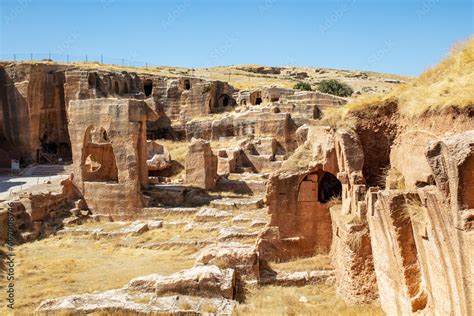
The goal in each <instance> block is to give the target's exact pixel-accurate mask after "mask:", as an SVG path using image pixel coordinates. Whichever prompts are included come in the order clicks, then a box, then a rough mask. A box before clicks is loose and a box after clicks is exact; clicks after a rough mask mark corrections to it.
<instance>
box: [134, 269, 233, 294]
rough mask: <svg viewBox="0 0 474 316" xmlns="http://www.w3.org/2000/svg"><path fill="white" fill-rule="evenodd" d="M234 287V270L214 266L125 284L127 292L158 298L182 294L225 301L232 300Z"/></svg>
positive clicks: (156, 275)
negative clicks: (136, 292) (151, 295)
mask: <svg viewBox="0 0 474 316" xmlns="http://www.w3.org/2000/svg"><path fill="white" fill-rule="evenodd" d="M234 286H235V271H234V269H220V268H219V267H217V266H214V265H203V266H195V267H193V268H191V269H187V270H182V271H180V272H176V273H173V274H171V275H168V276H163V275H159V274H151V275H147V276H142V277H138V278H135V279H133V280H131V281H130V282H129V283H128V284H127V288H128V289H129V290H134V291H139V292H145V293H151V292H155V293H156V294H157V295H158V296H165V295H170V294H182V295H196V296H197V295H199V296H201V297H214V298H227V299H233V297H234Z"/></svg>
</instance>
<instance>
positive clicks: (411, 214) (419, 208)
mask: <svg viewBox="0 0 474 316" xmlns="http://www.w3.org/2000/svg"><path fill="white" fill-rule="evenodd" d="M426 212H427V209H426V207H425V206H423V204H421V201H419V200H415V199H409V200H408V201H407V203H406V204H405V207H404V209H403V211H402V215H401V216H402V218H403V219H404V220H406V221H408V220H410V221H417V222H422V221H423V220H424V219H425V214H426Z"/></svg>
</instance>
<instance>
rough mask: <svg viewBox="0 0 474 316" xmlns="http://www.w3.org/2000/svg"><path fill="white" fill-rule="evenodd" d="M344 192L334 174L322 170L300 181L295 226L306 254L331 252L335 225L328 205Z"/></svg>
mask: <svg viewBox="0 0 474 316" xmlns="http://www.w3.org/2000/svg"><path fill="white" fill-rule="evenodd" d="M341 192H342V185H341V182H340V181H339V180H338V179H337V178H336V177H335V176H334V175H333V174H331V173H329V172H325V171H322V170H321V171H317V172H314V173H311V174H308V175H307V176H306V177H305V178H304V179H303V180H302V181H301V183H300V185H299V188H298V204H297V205H298V209H297V211H296V227H297V229H298V231H299V235H300V238H301V245H302V247H303V252H304V253H305V254H307V255H312V254H314V253H315V252H316V251H317V252H322V253H328V252H329V250H330V249H331V243H332V223H331V215H330V213H329V205H328V204H327V202H329V201H330V200H331V199H333V198H335V197H337V196H340V194H341Z"/></svg>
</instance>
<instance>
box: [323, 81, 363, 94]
mask: <svg viewBox="0 0 474 316" xmlns="http://www.w3.org/2000/svg"><path fill="white" fill-rule="evenodd" d="M318 90H319V91H321V92H323V93H329V94H333V95H337V96H339V97H348V96H350V95H352V93H353V92H354V90H352V88H351V87H350V86H349V85H348V84H345V83H343V82H340V81H338V80H336V79H330V80H323V81H321V82H320V83H319V85H318Z"/></svg>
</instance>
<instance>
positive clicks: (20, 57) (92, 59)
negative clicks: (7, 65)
mask: <svg viewBox="0 0 474 316" xmlns="http://www.w3.org/2000/svg"><path fill="white" fill-rule="evenodd" d="M0 60H5V61H54V62H62V63H78V62H80V63H82V62H86V63H98V64H108V65H117V66H122V67H148V66H150V64H149V63H148V62H144V61H136V60H131V59H127V58H111V57H107V56H104V55H89V54H84V55H70V54H58V53H9V54H0Z"/></svg>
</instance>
